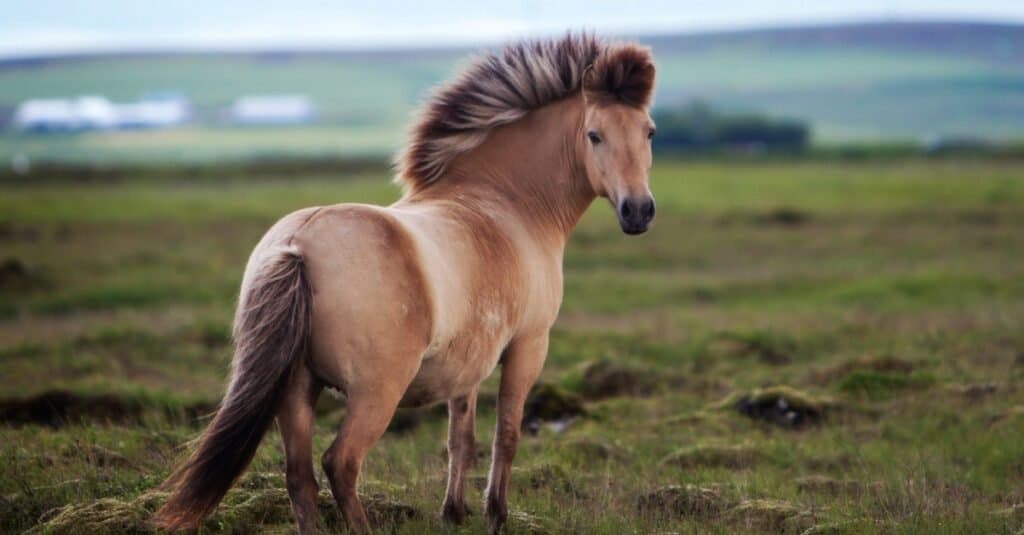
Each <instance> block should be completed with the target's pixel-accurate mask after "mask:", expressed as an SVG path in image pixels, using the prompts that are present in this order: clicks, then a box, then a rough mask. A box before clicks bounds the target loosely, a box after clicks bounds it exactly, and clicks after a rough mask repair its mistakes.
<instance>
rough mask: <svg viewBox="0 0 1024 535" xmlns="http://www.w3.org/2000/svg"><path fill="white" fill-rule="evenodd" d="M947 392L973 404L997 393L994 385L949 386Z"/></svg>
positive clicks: (997, 386)
mask: <svg viewBox="0 0 1024 535" xmlns="http://www.w3.org/2000/svg"><path fill="white" fill-rule="evenodd" d="M947 390H948V391H949V392H950V393H952V394H954V395H957V396H959V397H961V398H963V399H964V400H966V401H968V402H971V403H974V402H978V401H981V400H983V399H985V398H987V397H989V396H991V395H993V394H995V393H996V392H998V391H999V385H997V384H996V383H973V384H966V385H950V386H949V387H947Z"/></svg>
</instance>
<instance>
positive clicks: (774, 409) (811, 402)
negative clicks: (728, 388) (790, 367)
mask: <svg viewBox="0 0 1024 535" xmlns="http://www.w3.org/2000/svg"><path fill="white" fill-rule="evenodd" d="M733 407H734V408H735V409H736V411H737V412H739V413H740V414H742V415H744V416H747V417H748V418H753V419H755V420H760V421H764V422H768V423H771V424H774V425H777V426H779V427H783V428H786V429H804V428H806V427H808V426H812V425H818V424H820V423H821V421H822V420H823V419H824V418H825V415H826V412H827V411H828V410H830V409H834V408H835V407H836V403H835V402H834V401H832V400H831V399H828V398H819V397H814V396H812V395H810V394H807V393H806V392H802V391H799V390H796V389H795V388H791V387H788V386H782V385H780V386H774V387H770V388H763V389H758V390H755V391H753V392H751V393H750V394H747V395H744V396H741V397H740V398H739V399H737V400H736V402H735V403H734V404H733Z"/></svg>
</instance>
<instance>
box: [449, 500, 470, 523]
mask: <svg viewBox="0 0 1024 535" xmlns="http://www.w3.org/2000/svg"><path fill="white" fill-rule="evenodd" d="M472 514H473V512H472V511H470V510H469V507H467V506H466V504H462V505H461V506H459V505H454V504H449V503H446V504H444V507H442V508H441V520H443V521H445V522H448V523H450V524H454V525H456V526H460V525H462V524H463V523H465V522H466V518H467V517H468V516H470V515H472Z"/></svg>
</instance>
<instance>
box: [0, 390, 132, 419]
mask: <svg viewBox="0 0 1024 535" xmlns="http://www.w3.org/2000/svg"><path fill="white" fill-rule="evenodd" d="M142 409H143V407H142V403H140V402H139V401H137V400H127V399H123V398H120V397H118V396H114V395H110V394H99V395H83V394H75V393H73V392H69V391H67V390H50V391H48V392H44V393H42V394H39V395H38V396H35V397H31V398H27V399H19V398H14V399H4V400H0V422H3V423H5V424H8V425H27V424H41V425H48V426H50V427H55V428H57V427H62V426H64V425H68V424H78V423H83V422H110V423H136V424H137V423H139V422H141V420H142Z"/></svg>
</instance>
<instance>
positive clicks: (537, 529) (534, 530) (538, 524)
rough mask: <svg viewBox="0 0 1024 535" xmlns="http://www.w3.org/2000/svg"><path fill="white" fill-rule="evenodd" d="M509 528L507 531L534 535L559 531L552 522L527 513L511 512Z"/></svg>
mask: <svg viewBox="0 0 1024 535" xmlns="http://www.w3.org/2000/svg"><path fill="white" fill-rule="evenodd" d="M508 527H509V528H512V529H511V530H510V529H506V530H505V531H513V530H514V531H515V532H522V533H530V534H534V535H541V534H546V533H557V530H556V529H555V528H554V526H553V525H552V523H551V520H549V519H547V518H544V517H541V516H537V515H531V514H530V513H527V512H525V511H510V512H509V514H508Z"/></svg>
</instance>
